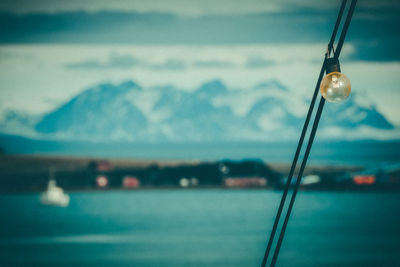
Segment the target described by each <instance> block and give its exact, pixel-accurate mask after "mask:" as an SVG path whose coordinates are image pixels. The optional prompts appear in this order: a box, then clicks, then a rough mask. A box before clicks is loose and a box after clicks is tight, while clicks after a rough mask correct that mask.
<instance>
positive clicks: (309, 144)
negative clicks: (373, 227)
mask: <svg viewBox="0 0 400 267" xmlns="http://www.w3.org/2000/svg"><path fill="white" fill-rule="evenodd" d="M324 104H325V98H323V97H322V96H321V100H320V102H319V105H318V110H317V113H316V115H315V119H314V124H313V127H312V130H311V134H310V138H309V139H308V144H307V148H306V152H305V154H304V159H303V162H302V163H301V167H300V171H299V175H298V177H297V180H296V185H295V188H294V190H293V194H292V198H291V199H290V203H289V208H288V210H287V213H286V217H285V221H284V222H283V226H282V230H281V233H280V235H279V239H278V243H277V244H276V249H275V252H274V256H273V257H272V262H271V267H274V266H275V264H276V261H277V259H278V254H279V250H280V249H281V246H282V241H283V237H284V236H285V231H286V227H287V224H288V221H289V217H290V213H291V212H292V209H293V204H294V201H295V200H296V195H297V191H298V189H299V185H300V181H301V177H302V176H303V172H304V168H305V167H306V163H307V159H308V156H309V155H310V151H311V147H312V144H313V141H314V137H315V134H316V132H317V128H318V124H319V120H320V118H321V113H322V110H323V108H324Z"/></svg>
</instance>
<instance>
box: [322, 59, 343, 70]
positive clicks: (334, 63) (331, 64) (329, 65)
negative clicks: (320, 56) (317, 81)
mask: <svg viewBox="0 0 400 267" xmlns="http://www.w3.org/2000/svg"><path fill="white" fill-rule="evenodd" d="M325 70H326V74H329V73H331V72H340V63H339V60H338V59H336V58H333V57H332V58H327V59H326V62H325Z"/></svg>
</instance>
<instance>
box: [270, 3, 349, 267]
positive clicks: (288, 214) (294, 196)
mask: <svg viewBox="0 0 400 267" xmlns="http://www.w3.org/2000/svg"><path fill="white" fill-rule="evenodd" d="M356 3H357V0H352V2H351V5H350V9H349V12H348V13H347V17H346V21H345V24H344V26H343V29H342V32H341V35H340V39H339V42H338V45H337V47H336V51H335V55H334V57H335V58H336V59H338V58H339V55H340V52H341V49H342V46H343V43H344V39H345V37H346V33H347V30H348V27H349V25H350V21H351V19H352V16H353V13H354V9H355V5H356ZM328 54H329V52H328ZM325 60H326V57H325ZM324 104H325V99H324V98H323V97H322V96H321V100H320V103H319V106H318V110H317V113H316V115H315V119H314V123H313V128H312V130H311V134H310V137H309V140H308V144H307V148H306V152H305V154H304V158H303V162H302V164H301V167H300V171H299V175H298V177H297V181H296V185H295V188H294V191H293V194H292V198H291V200H290V203H289V207H288V210H287V213H286V216H285V220H284V223H283V226H282V230H281V233H280V235H279V239H278V243H277V245H276V249H275V252H274V256H273V258H272V262H271V267H274V266H275V264H276V261H277V259H278V255H279V250H280V248H281V246H282V241H283V238H284V236H285V231H286V227H287V224H288V221H289V218H290V214H291V211H292V209H293V205H294V202H295V200H296V195H297V191H298V189H299V185H300V182H301V178H302V176H303V172H304V168H305V166H306V164H307V160H308V157H309V154H310V151H311V147H312V144H313V142H314V138H315V134H316V132H317V128H318V124H319V121H320V118H321V113H322V110H323V108H324Z"/></svg>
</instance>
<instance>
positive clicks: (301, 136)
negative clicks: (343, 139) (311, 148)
mask: <svg viewBox="0 0 400 267" xmlns="http://www.w3.org/2000/svg"><path fill="white" fill-rule="evenodd" d="M346 3H347V0H342V4H341V5H340V9H339V13H338V17H337V19H336V23H335V27H334V29H333V32H332V35H331V39H330V41H329V43H328V50H327V53H326V54H325V58H324V62H323V63H322V67H321V71H320V74H319V77H318V82H317V85H316V86H315V89H314V93H313V96H312V99H311V103H310V107H309V109H308V112H307V117H306V120H305V122H304V126H303V130H302V132H301V135H300V139H299V142H298V145H297V148H296V153H295V156H294V159H293V162H292V166H291V168H290V172H289V176H288V179H287V181H286V185H285V189H284V192H283V195H282V198H281V202H280V204H279V208H278V212H277V214H276V217H275V221H274V225H273V227H272V231H271V234H270V237H269V240H268V245H267V248H266V250H265V253H264V258H263V261H262V263H261V267H265V266H266V264H267V260H268V256H269V253H270V251H271V247H272V243H273V241H274V237H275V233H276V229H277V227H278V223H279V220H280V217H281V215H282V210H283V207H284V205H285V202H286V197H287V194H288V191H289V187H290V184H291V182H292V178H293V174H294V171H295V169H296V165H297V160H298V158H299V155H300V151H301V148H302V146H303V142H304V137H305V135H306V133H307V129H308V124H309V122H310V118H311V114H312V112H313V110H314V106H315V100H316V99H317V95H318V91H319V86H320V83H321V80H322V78H323V76H324V72H325V61H326V59H327V57H328V56H329V54H330V52H331V50H332V49H333V43H334V41H335V38H336V34H337V31H338V28H339V25H340V21H341V19H342V16H343V11H344V8H345V6H346Z"/></svg>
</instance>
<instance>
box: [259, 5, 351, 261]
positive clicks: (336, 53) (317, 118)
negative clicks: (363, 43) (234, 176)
mask: <svg viewBox="0 0 400 267" xmlns="http://www.w3.org/2000/svg"><path fill="white" fill-rule="evenodd" d="M356 3H357V0H352V2H351V5H350V8H349V11H348V13H347V17H346V21H345V23H344V26H343V29H342V32H341V36H340V39H339V41H338V44H337V46H336V51H334V57H335V59H338V58H339V55H340V52H341V49H342V46H343V43H344V39H345V37H346V34H347V30H348V27H349V25H350V22H351V19H352V16H353V13H354V9H355V5H356ZM345 6H346V0H343V1H342V4H341V7H340V10H339V14H338V18H337V20H336V23H335V27H334V30H333V32H332V36H331V39H330V42H329V44H328V49H327V52H326V54H325V58H324V62H323V64H322V68H321V72H320V75H319V78H318V81H317V86H316V88H315V90H314V94H313V98H312V101H311V104H310V108H309V111H308V113H307V118H306V121H305V123H304V126H303V130H302V133H301V137H300V140H299V143H298V146H297V149H296V153H295V157H294V160H293V163H292V167H291V170H290V173H289V177H288V180H287V182H286V185H285V191H284V193H283V195H282V199H281V203H280V205H279V208H278V213H277V215H276V217H275V222H274V226H273V229H272V231H271V235H270V239H269V241H268V246H267V249H266V252H265V254H264V258H263V261H262V264H261V266H262V267H265V265H266V263H267V260H268V256H269V253H270V250H271V246H272V243H273V239H274V236H275V233H276V229H277V225H278V223H279V219H280V216H281V214H282V210H283V207H284V204H285V201H286V197H287V193H288V191H289V187H290V184H291V180H292V178H293V173H294V170H295V167H296V164H297V160H298V156H299V154H300V151H301V147H302V145H303V141H304V137H305V133H306V132H307V128H308V124H309V121H310V117H311V114H312V111H313V108H314V105H315V100H316V96H317V95H318V88H319V85H320V83H321V80H322V77H323V73H324V70H325V63H326V59H327V58H328V57H329V55H330V52H331V50H333V43H334V40H335V38H336V34H337V31H338V28H339V25H340V21H341V18H342V15H343V11H344V7H345ZM324 104H325V99H324V98H323V97H321V99H320V103H319V106H318V110H317V113H316V115H315V119H314V123H313V127H312V130H311V134H310V137H309V140H308V144H307V148H306V152H305V154H304V158H303V161H302V164H301V167H300V171H299V175H298V177H297V180H296V184H295V188H294V191H293V194H292V197H291V200H290V203H289V207H288V210H287V213H286V216H285V220H284V223H283V226H282V229H281V232H280V235H279V239H278V242H277V245H276V248H275V252H274V255H273V258H272V262H271V266H275V264H276V261H277V258H278V255H279V251H280V248H281V245H282V241H283V238H284V235H285V231H286V227H287V224H288V221H289V218H290V214H291V211H292V209H293V205H294V202H295V199H296V195H297V191H298V188H299V185H300V182H301V178H302V176H303V172H304V169H305V166H306V164H307V160H308V156H309V154H310V151H311V147H312V144H313V141H314V138H315V135H316V132H317V129H318V124H319V121H320V118H321V114H322V111H323V107H324Z"/></svg>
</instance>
